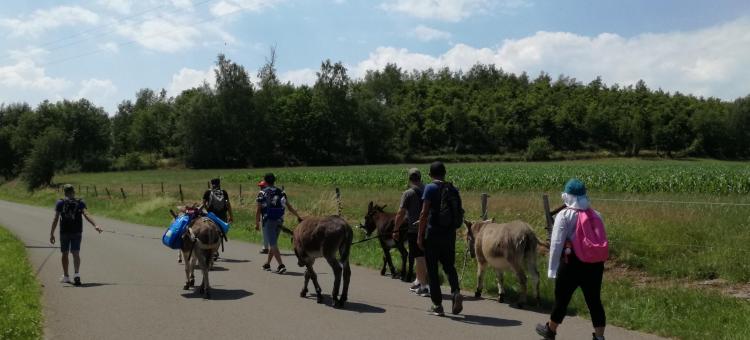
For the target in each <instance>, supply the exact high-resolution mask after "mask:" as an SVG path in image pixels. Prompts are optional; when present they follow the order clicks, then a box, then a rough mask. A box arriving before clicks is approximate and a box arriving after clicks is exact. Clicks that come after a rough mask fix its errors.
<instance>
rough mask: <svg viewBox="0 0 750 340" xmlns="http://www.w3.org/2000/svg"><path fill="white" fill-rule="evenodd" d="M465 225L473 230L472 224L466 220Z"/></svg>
mask: <svg viewBox="0 0 750 340" xmlns="http://www.w3.org/2000/svg"><path fill="white" fill-rule="evenodd" d="M464 224H465V225H466V228H471V222H469V221H467V220H464Z"/></svg>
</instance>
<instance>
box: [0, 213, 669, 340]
mask: <svg viewBox="0 0 750 340" xmlns="http://www.w3.org/2000/svg"><path fill="white" fill-rule="evenodd" d="M50 205H52V204H50ZM165 215H166V214H165ZM52 218H53V210H52V208H51V207H50V208H49V209H43V208H38V207H31V206H26V205H20V204H15V203H10V202H5V201H0V224H2V225H4V226H5V227H7V228H9V229H10V231H11V232H13V233H14V234H16V235H17V236H18V237H19V238H20V239H21V240H22V241H23V242H24V243H25V245H26V250H27V252H28V255H29V258H30V261H31V264H32V266H33V267H34V270H35V271H36V273H37V277H38V279H39V281H40V283H41V284H42V286H43V292H44V293H43V304H44V319H45V325H44V334H45V338H50V339H143V340H145V339H250V338H253V339H295V338H296V339H323V338H325V339H344V338H347V339H375V338H380V339H539V337H538V336H536V334H535V333H534V325H535V324H536V323H537V322H542V321H544V320H546V318H547V315H545V314H542V313H538V312H532V311H527V310H518V309H514V308H511V307H509V306H508V305H507V304H499V303H497V302H496V301H494V300H474V299H473V298H467V299H466V300H465V302H464V312H463V313H462V314H461V315H459V316H446V317H437V316H431V315H427V313H426V310H427V307H428V306H429V305H430V301H429V299H428V298H423V297H419V296H416V295H414V294H412V293H410V292H409V291H408V287H407V285H406V284H405V283H402V282H400V281H398V280H393V279H390V278H386V277H381V276H380V275H379V273H378V272H376V271H374V270H370V269H366V268H360V267H353V268H352V271H353V273H352V281H351V287H350V291H349V302H348V304H347V306H346V307H345V308H344V309H341V310H337V309H333V308H331V307H329V306H327V305H324V304H317V303H316V302H315V299H314V298H313V297H308V298H306V299H304V298H300V297H299V292H300V290H301V288H302V283H303V277H302V270H301V268H298V267H297V266H296V259H295V257H294V256H293V255H292V256H285V257H284V260H286V261H285V262H286V264H287V267H288V268H289V272H287V273H286V274H284V275H278V274H274V273H269V272H264V271H262V270H261V268H260V267H261V265H262V264H263V256H262V255H260V254H258V250H259V247H258V246H257V245H254V244H249V243H244V242H237V241H234V242H233V241H230V242H229V243H228V244H226V252H225V253H223V254H222V257H223V259H224V260H220V261H219V262H217V264H216V270H214V271H212V272H211V283H212V286H213V299H212V300H204V299H202V298H201V296H199V295H197V294H195V293H193V292H192V291H183V290H182V286H183V284H184V270H183V266H182V265H179V264H178V263H177V261H176V255H177V252H176V251H173V250H170V249H168V248H166V247H164V246H163V245H162V244H161V241H160V237H161V234H162V233H163V230H162V229H161V228H153V227H146V226H140V225H134V224H130V223H125V222H120V221H115V220H111V219H106V218H102V217H95V218H96V221H97V222H98V223H99V224H101V225H102V226H103V227H104V229H105V232H104V233H102V234H97V233H96V232H95V231H94V230H93V228H91V227H90V226H88V225H86V226H84V240H83V245H82V250H81V257H82V266H81V277H82V281H83V285H82V286H81V287H74V286H72V285H68V284H62V283H60V282H59V279H60V276H61V274H62V269H61V267H60V253H59V250H58V248H56V247H53V246H51V245H50V244H49V227H50V223H51V221H52ZM167 222H168V221H166V220H165V224H166V223H167ZM230 237H231V232H230ZM282 237H284V236H282ZM355 247H356V246H355ZM352 251H357V249H356V248H354V249H353V250H352ZM316 269H317V271H318V273H319V278H320V282H321V285H322V287H323V292H324V294H330V291H331V288H332V276H331V275H330V267H328V265H327V263H325V261H318V263H316ZM71 274H72V258H71ZM200 279H201V274H200V271H196V281H200ZM311 286H312V284H311ZM311 288H312V287H311ZM311 290H312V289H311ZM329 300H330V297H329V296H328V295H326V302H328V301H329ZM444 306H445V307H446V311H448V310H450V301H445V302H444ZM447 315H449V314H447ZM606 336H607V339H657V337H655V336H652V335H647V334H643V333H638V332H633V331H628V330H624V329H622V328H618V327H608V328H607V334H606ZM558 338H559V339H591V323H590V321H588V320H584V319H581V318H577V317H569V318H566V320H565V323H564V324H563V327H561V331H560V334H559V335H558Z"/></svg>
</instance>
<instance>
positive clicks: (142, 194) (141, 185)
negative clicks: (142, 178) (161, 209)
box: [141, 183, 143, 198]
mask: <svg viewBox="0 0 750 340" xmlns="http://www.w3.org/2000/svg"><path fill="white" fill-rule="evenodd" d="M141 198H143V183H141Z"/></svg>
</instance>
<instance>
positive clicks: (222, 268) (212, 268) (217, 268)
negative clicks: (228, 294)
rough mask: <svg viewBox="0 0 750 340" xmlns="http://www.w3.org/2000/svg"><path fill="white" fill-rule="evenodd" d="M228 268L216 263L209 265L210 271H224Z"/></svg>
mask: <svg viewBox="0 0 750 340" xmlns="http://www.w3.org/2000/svg"><path fill="white" fill-rule="evenodd" d="M228 270H229V269H226V268H224V267H221V266H217V265H214V266H213V267H211V271H212V272H225V271H228Z"/></svg>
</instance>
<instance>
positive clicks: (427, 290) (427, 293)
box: [416, 287, 430, 297]
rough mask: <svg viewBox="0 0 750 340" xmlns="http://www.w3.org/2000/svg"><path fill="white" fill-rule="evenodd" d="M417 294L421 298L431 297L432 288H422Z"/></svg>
mask: <svg viewBox="0 0 750 340" xmlns="http://www.w3.org/2000/svg"><path fill="white" fill-rule="evenodd" d="M416 293H417V295H419V296H421V297H430V288H428V287H420V288H419V289H418V290H417V291H416Z"/></svg>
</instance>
